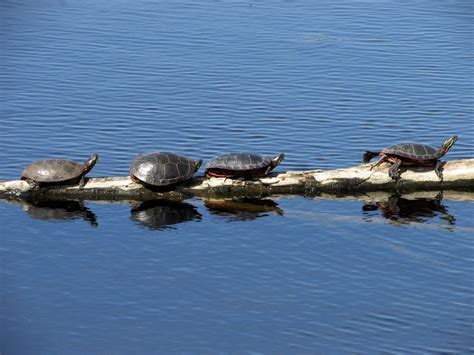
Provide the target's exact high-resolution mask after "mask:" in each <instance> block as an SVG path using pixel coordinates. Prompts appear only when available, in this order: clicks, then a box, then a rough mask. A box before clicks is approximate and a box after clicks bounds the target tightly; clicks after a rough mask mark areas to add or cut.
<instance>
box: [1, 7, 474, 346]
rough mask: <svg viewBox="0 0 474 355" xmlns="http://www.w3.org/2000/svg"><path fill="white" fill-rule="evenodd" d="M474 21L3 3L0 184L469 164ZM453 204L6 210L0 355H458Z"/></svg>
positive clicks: (466, 257)
mask: <svg viewBox="0 0 474 355" xmlns="http://www.w3.org/2000/svg"><path fill="white" fill-rule="evenodd" d="M473 17H474V3H473V2H471V1H456V0H452V1H444V0H443V1H441V0H420V1H402V0H400V1H390V0H386V1H382V0H381V1H368V0H367V1H349V0H347V1H340V0H337V1H329V0H322V1H309V0H301V1H298V0H293V1H290V0H287V1H264V0H258V1H256V0H248V1H230V0H229V1H217V0H216V1H191V0H181V1H145V0H138V1H123V0H122V1H120V0H117V1H103V0H101V1H92V0H86V1H80V2H78V1H76V2H72V1H67V0H37V1H27V0H24V1H16V0H4V1H2V2H0V20H1V31H0V49H1V50H0V66H1V70H0V90H1V97H2V99H1V107H0V113H1V116H0V119H1V121H0V122H1V127H0V128H1V129H0V162H1V166H2V167H1V169H0V173H1V174H0V179H3V180H7V179H16V178H18V177H19V175H20V173H21V171H22V169H23V167H24V166H25V165H26V164H28V163H29V162H31V161H34V160H37V159H44V158H49V157H58V156H60V157H67V158H71V159H75V160H85V159H86V157H88V156H89V155H90V154H91V153H92V152H98V153H100V162H99V163H98V164H97V166H96V167H95V168H94V170H93V171H92V172H91V173H90V174H89V176H125V175H127V174H128V169H129V165H130V160H131V159H132V158H133V157H134V156H135V155H136V154H138V153H142V152H149V151H159V150H167V151H176V152H178V153H180V154H184V155H188V156H190V157H193V158H196V159H197V158H200V159H203V160H204V161H205V162H206V161H208V160H209V159H211V158H212V157H214V156H215V155H217V154H221V153H225V152H233V151H254V152H257V153H261V154H269V155H276V154H277V153H280V152H285V153H286V159H285V160H284V161H283V163H282V164H281V165H280V166H279V167H278V168H277V170H280V171H283V170H306V169H316V168H322V169H330V168H338V167H345V166H351V165H356V164H358V163H360V161H361V156H362V153H363V151H364V150H366V149H377V148H381V147H384V146H387V145H389V144H392V143H397V142H403V141H413V142H421V143H428V144H431V145H434V146H438V145H440V144H441V142H442V141H443V140H444V139H446V138H448V137H449V136H450V135H452V134H458V135H459V141H458V142H457V143H456V145H455V146H454V147H453V149H452V150H451V151H450V152H449V153H448V155H447V157H446V159H448V160H449V159H461V158H470V157H472V156H473V152H474V122H473V104H472V98H473V96H474V84H473V83H474V75H473V60H474V44H473V40H472V39H473V32H474V25H473V23H474V21H473ZM200 174H202V170H201V171H200ZM446 196H448V197H449V196H451V197H449V198H446ZM471 196H472V195H471ZM468 197H469V196H468V195H464V196H463V195H458V196H457V197H452V195H447V194H445V195H444V199H443V196H442V195H441V194H437V193H433V195H432V196H428V197H423V198H419V199H417V200H413V198H410V197H407V196H396V195H391V196H390V195H387V196H386V197H385V198H383V199H381V200H377V202H370V201H369V199H367V198H366V199H365V200H361V199H359V200H355V199H326V198H304V197H292V198H290V197H281V198H278V199H273V200H269V199H266V200H262V201H255V200H246V201H240V202H236V201H202V200H187V201H183V202H182V203H169V202H168V203H166V202H162V201H161V202H160V201H155V202H148V203H144V204H137V203H128V202H122V203H107V202H101V203H99V202H91V201H55V202H54V201H53V202H52V201H35V202H33V201H24V202H22V203H19V202H18V201H16V202H15V201H6V200H1V201H0V225H1V227H0V228H1V229H0V231H1V242H0V262H1V268H0V280H1V288H0V324H1V326H0V353H1V354H2V355H3V354H169V353H186V354H190V353H196V354H198V353H206V354H208V353H220V354H226V353H239V354H240V353H252V354H257V353H268V354H270V353H271V354H275V353H279V354H314V353H317V354H331V353H363V354H368V353H382V352H385V353H400V354H405V353H424V354H438V353H472V352H473V351H474V337H473V329H472V324H473V322H474V309H473V302H474V298H473V294H474V282H473V278H472V275H473V271H474V262H473V261H474V244H473V235H474V233H473V232H474V222H473V221H472V216H473V214H474V204H473V202H469V201H468ZM471 201H472V198H471Z"/></svg>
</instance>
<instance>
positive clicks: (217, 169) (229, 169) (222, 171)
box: [206, 153, 285, 177]
mask: <svg viewBox="0 0 474 355" xmlns="http://www.w3.org/2000/svg"><path fill="white" fill-rule="evenodd" d="M284 157H285V154H283V153H281V154H280V155H278V156H276V157H275V158H271V157H264V156H261V155H258V154H253V153H230V154H224V155H220V156H218V157H216V158H214V159H213V160H211V161H210V162H209V163H207V165H206V175H208V176H216V177H254V176H265V175H267V174H268V173H269V172H270V171H272V170H273V169H275V168H276V167H277V166H278V164H280V162H281V161H282V160H283V158H284Z"/></svg>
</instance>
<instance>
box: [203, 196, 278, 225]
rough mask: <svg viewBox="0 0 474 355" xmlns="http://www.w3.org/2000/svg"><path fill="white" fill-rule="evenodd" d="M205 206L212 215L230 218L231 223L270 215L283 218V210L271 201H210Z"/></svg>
mask: <svg viewBox="0 0 474 355" xmlns="http://www.w3.org/2000/svg"><path fill="white" fill-rule="evenodd" d="M204 204H205V206H206V207H207V209H208V210H209V212H210V213H211V214H213V215H217V216H224V217H229V219H230V220H231V221H248V220H253V219H256V218H258V217H265V216H268V214H269V213H276V214H278V215H280V216H283V210H282V209H281V208H280V207H278V204H277V203H276V202H275V201H272V200H269V199H264V200H259V199H237V200H235V199H209V200H206V201H205V202H204Z"/></svg>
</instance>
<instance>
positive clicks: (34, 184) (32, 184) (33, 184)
mask: <svg viewBox="0 0 474 355" xmlns="http://www.w3.org/2000/svg"><path fill="white" fill-rule="evenodd" d="M24 180H25V181H26V182H27V183H28V185H29V186H30V188H31V189H32V190H38V189H39V187H40V186H39V184H38V183H37V182H36V181H35V180H31V179H24Z"/></svg>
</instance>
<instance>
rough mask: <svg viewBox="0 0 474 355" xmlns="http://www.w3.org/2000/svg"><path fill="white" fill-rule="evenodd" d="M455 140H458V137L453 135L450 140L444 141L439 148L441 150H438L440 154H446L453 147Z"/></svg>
mask: <svg viewBox="0 0 474 355" xmlns="http://www.w3.org/2000/svg"><path fill="white" fill-rule="evenodd" d="M457 140H458V136H457V135H454V136H452V137H451V138H449V139H447V140H446V141H444V142H443V145H442V146H441V149H440V150H441V152H442V153H443V154H446V153H447V152H448V150H449V149H451V147H452V146H453V145H454V143H456V141H457Z"/></svg>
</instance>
